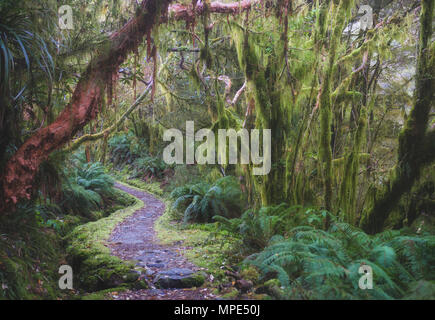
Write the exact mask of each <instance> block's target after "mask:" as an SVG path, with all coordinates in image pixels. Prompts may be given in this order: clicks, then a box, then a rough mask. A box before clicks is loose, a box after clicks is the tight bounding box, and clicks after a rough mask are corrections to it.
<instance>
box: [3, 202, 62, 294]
mask: <svg viewBox="0 0 435 320" xmlns="http://www.w3.org/2000/svg"><path fill="white" fill-rule="evenodd" d="M38 210H40V208H37V207H35V206H33V205H31V204H30V203H26V204H24V203H21V204H20V205H19V206H18V208H17V210H16V211H15V212H14V215H13V216H12V217H2V218H1V219H0V300H3V299H56V298H60V297H62V293H61V292H60V290H59V288H58V285H57V283H58V282H57V281H58V279H59V278H58V266H59V265H60V264H61V260H62V259H63V257H62V250H61V239H60V237H59V236H58V235H57V234H56V233H54V232H53V230H50V229H49V228H47V226H46V225H41V222H43V220H42V217H41V215H42V213H40V212H39V211H38ZM42 224H43V223H42Z"/></svg>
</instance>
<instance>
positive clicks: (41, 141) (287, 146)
mask: <svg viewBox="0 0 435 320" xmlns="http://www.w3.org/2000/svg"><path fill="white" fill-rule="evenodd" d="M64 4H66V5H69V6H70V7H71V8H72V12H73V26H74V28H73V29H62V28H59V23H58V7H57V3H56V2H55V1H38V3H35V1H25V0H21V1H11V0H3V1H1V2H0V177H1V190H0V299H23V298H24V299H34V298H50V299H56V298H59V297H60V298H65V299H67V298H72V297H74V296H81V295H82V294H84V293H85V292H93V291H97V290H101V289H107V288H112V287H115V286H118V285H119V284H120V283H122V281H123V279H124V280H125V278H126V277H127V278H128V275H129V272H130V270H131V266H130V265H126V264H123V262H122V261H120V260H119V259H117V258H116V259H115V258H114V257H112V256H110V252H109V250H108V249H107V248H106V247H104V245H102V242H104V241H105V240H107V237H108V235H109V234H110V232H111V230H112V229H113V228H114V226H115V225H116V224H117V223H119V222H120V221H122V219H124V218H125V217H127V216H128V215H130V214H132V212H133V211H134V210H133V208H137V207H138V206H139V202H138V200H137V199H133V198H132V197H130V196H128V195H126V194H124V193H122V192H121V191H119V190H118V189H116V188H114V183H115V180H119V181H123V182H125V183H128V184H130V185H133V186H135V187H137V188H140V189H145V190H147V191H149V192H152V193H154V194H156V195H158V196H159V197H160V198H161V199H164V200H165V201H166V204H167V212H166V213H165V217H164V218H163V219H169V220H170V221H166V220H163V222H162V221H160V222H159V223H160V227H159V232H160V233H162V232H163V233H165V232H168V235H169V233H170V232H175V231H174V230H175V229H171V228H176V230H177V231H176V232H180V233H183V232H184V233H185V234H186V237H193V236H192V234H194V232H197V233H198V234H202V233H201V232H206V233H207V234H209V235H210V237H208V238H207V239H206V240H204V241H203V240H201V241H202V242H199V241H198V242H197V243H196V242H195V241H194V240H192V239H191V241H192V243H195V245H193V247H196V248H194V249H192V250H194V251H193V252H200V254H204V255H205V253H204V252H206V251H207V250H214V251H213V252H214V253H215V255H214V256H213V258H210V259H208V260H210V261H207V264H206V266H208V267H210V272H215V277H216V279H217V281H216V282H215V283H209V284H208V285H209V286H214V287H215V289H216V291H217V292H218V293H221V294H224V293H227V294H228V290H229V289H228V286H225V284H226V283H231V279H232V278H231V277H233V278H235V279H239V280H240V279H242V280H246V281H247V283H248V285H247V286H246V285H245V286H244V287H243V288H238V289H239V291H236V293H235V294H233V296H231V295H228V297H230V296H231V297H233V298H234V297H238V296H239V294H244V293H246V292H251V293H252V292H254V293H255V294H257V295H256V296H255V297H259V298H274V299H402V298H405V299H406V298H412V299H434V298H435V270H434V268H435V234H434V231H435V229H434V225H435V220H434V219H435V217H434V213H435V170H434V169H435V107H434V101H435V99H434V98H435V97H434V93H435V81H434V74H435V42H434V41H433V39H434V36H433V32H432V31H433V20H434V7H435V1H434V0H421V1H419V0H415V1H412V0H400V1H380V0H374V1H363V0H361V1H359V0H317V1H305V0H258V1H255V0H245V1H240V2H239V1H230V0H228V1H223V2H213V0H203V1H193V2H192V1H187V0H179V1H169V0H164V1H157V0H144V1H142V2H141V3H139V2H138V1H118V0H109V1H102V0H92V1H84V0H66V1H64ZM363 5H370V7H371V8H372V9H373V16H372V18H373V25H371V26H369V27H368V28H363V26H362V22H361V21H362V15H363V14H361V13H358V12H359V11H358V8H360V7H361V6H363ZM186 121H194V123H195V129H196V130H199V129H203V128H208V129H211V130H212V132H213V133H214V134H215V135H216V136H217V134H218V132H219V130H220V129H234V130H236V131H238V130H241V129H247V130H249V132H251V130H254V129H258V130H263V129H271V141H272V144H271V150H270V156H271V163H272V165H271V170H270V172H269V173H268V174H266V175H256V174H254V172H255V171H254V170H255V169H256V167H257V166H256V165H254V164H252V163H250V164H240V163H239V162H238V163H237V164H234V163H231V164H219V163H214V162H213V163H212V164H211V163H210V164H199V163H196V162H194V163H193V164H191V163H186V161H185V160H186V159H183V161H184V163H185V164H167V163H165V161H164V159H163V153H164V148H165V147H166V146H167V145H168V142H165V141H164V132H165V130H167V129H171V128H175V129H179V130H180V131H181V132H182V133H183V134H187V132H186V131H187V130H186ZM183 139H184V140H183V141H184V142H185V143H186V144H187V138H186V137H184V138H183ZM241 140H242V139H239V140H238V141H241ZM260 140H261V139H260ZM199 145H200V143H199V142H198V141H196V142H195V143H194V146H195V147H198V146H199ZM225 145H226V148H228V149H229V148H230V147H229V141H227V140H225ZM216 149H217V148H216ZM241 149H242V147H238V151H239V152H241V151H242V150H241ZM261 152H262V153H263V155H264V153H265V152H266V148H265V147H263V148H261ZM207 153H208V151H207ZM207 155H208V154H207ZM124 208H126V211H125V212H124V211H123V210H121V209H124ZM174 226H176V227H174ZM165 228H166V229H165ZM170 230H172V231H170ZM186 241H189V240H186ZM218 244H219V245H221V248H223V249H221V250H219V249H217V247H213V246H214V245H216V246H217V245H218ZM207 246H209V247H207ZM199 247H202V249H200V248H199ZM195 250H199V251H195ZM201 250H203V251H201ZM207 252H208V251H207ZM95 257H97V258H95ZM197 260H198V259H197ZM197 260H195V262H196V263H197ZM203 260H207V258H203ZM224 262H225V263H226V264H227V265H226V268H228V270H227V271H226V272H224V271H223V269H222V268H223V267H222V268H221V266H222V265H223V264H224ZM68 263H69V264H72V265H73V266H74V268H75V270H78V272H79V278H78V279H79V281H78V282H77V284H78V286H79V287H78V288H77V291H75V292H73V293H67V292H65V291H61V290H59V288H58V286H57V280H58V273H57V271H58V267H59V266H60V265H62V264H68ZM361 266H370V267H371V268H372V270H373V275H374V280H373V282H374V287H373V289H372V290H361V289H360V288H359V286H358V283H359V282H358V281H359V279H360V277H361V274H360V272H359V270H360V267H361ZM21 274H22V275H24V276H23V277H21V276H19V275H21ZM130 275H131V274H130ZM130 280H131V279H130ZM130 280H129V281H127V282H129V284H128V286H129V287H134V288H140V287H146V284H144V283H134V284H133V285H131V283H130V282H134V281H135V279H133V280H132V281H130ZM246 281H245V282H244V283H245V284H246ZM74 293H77V294H76V295H75V294H74Z"/></svg>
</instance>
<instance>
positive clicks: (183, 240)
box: [155, 200, 241, 283]
mask: <svg viewBox="0 0 435 320" xmlns="http://www.w3.org/2000/svg"><path fill="white" fill-rule="evenodd" d="M165 205H166V210H165V212H164V214H163V215H162V216H161V217H160V218H159V219H158V220H157V222H156V225H155V230H156V232H157V237H158V238H159V240H160V241H161V243H163V244H168V245H171V244H176V243H177V244H182V245H183V246H184V247H186V248H188V250H186V251H185V252H184V255H185V257H186V258H187V259H188V260H190V261H191V262H192V263H194V264H195V265H197V266H198V267H201V268H204V269H206V271H207V272H208V273H209V274H212V275H213V277H214V278H215V279H216V283H218V282H219V281H222V280H224V278H225V275H224V273H225V267H226V266H228V265H233V264H234V263H237V262H239V260H240V258H241V257H237V256H235V255H234V245H235V241H236V240H235V239H234V238H232V237H231V236H230V235H229V234H227V233H225V232H222V231H219V230H218V229H217V224H216V223H208V224H187V225H186V224H182V223H181V222H179V221H177V220H176V217H177V214H176V213H175V212H174V211H173V209H172V203H171V202H170V201H169V200H165Z"/></svg>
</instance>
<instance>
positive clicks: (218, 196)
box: [170, 176, 243, 223]
mask: <svg viewBox="0 0 435 320" xmlns="http://www.w3.org/2000/svg"><path fill="white" fill-rule="evenodd" d="M170 198H171V199H172V200H175V201H174V204H173V208H174V209H175V210H181V211H183V212H184V222H185V223H187V222H211V221H213V217H214V216H224V217H227V218H235V217H238V216H239V215H240V212H241V209H242V205H243V200H242V193H241V191H240V187H239V185H238V183H237V180H236V179H235V178H234V177H232V176H227V177H224V178H221V179H219V180H217V181H216V182H215V183H214V184H213V185H209V184H207V183H198V184H194V185H192V186H185V187H179V188H176V189H174V190H173V191H172V192H171V195H170Z"/></svg>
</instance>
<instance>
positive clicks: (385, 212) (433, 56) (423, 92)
mask: <svg viewBox="0 0 435 320" xmlns="http://www.w3.org/2000/svg"><path fill="white" fill-rule="evenodd" d="M433 11H434V0H423V1H422V10H421V16H420V24H421V26H420V40H419V48H418V61H417V71H416V89H415V93H414V100H415V102H414V106H413V108H412V110H411V113H410V115H409V116H408V118H407V120H406V123H405V126H404V128H403V130H402V132H401V133H400V136H399V150H398V163H397V166H396V168H395V170H394V172H393V174H392V176H391V177H390V180H389V181H388V182H387V183H386V185H385V187H384V188H383V189H382V190H380V191H379V192H377V194H376V199H375V200H374V205H373V207H372V208H371V209H370V210H369V211H368V212H367V213H366V215H365V216H364V217H363V219H362V220H361V223H360V226H361V227H362V228H363V229H364V231H366V232H367V233H372V234H373V233H377V232H380V231H382V230H383V228H384V224H385V221H386V220H387V218H388V216H389V214H390V212H391V211H392V209H393V208H394V207H395V206H396V205H397V203H398V202H399V200H400V198H401V197H402V195H403V194H404V193H406V192H408V191H409V190H410V189H411V188H412V186H413V185H414V183H415V182H416V180H417V179H418V178H419V177H420V174H421V170H422V168H423V167H424V166H425V165H427V164H428V162H431V161H434V157H433V156H432V157H431V156H430V155H431V154H433V153H434V150H433V149H431V146H432V148H433V145H434V144H435V143H432V141H431V140H432V139H433V136H434V134H433V132H430V133H427V129H428V121H429V113H430V110H431V108H432V107H433V105H434V98H435V97H434V93H435V81H434V74H435V43H432V44H431V43H430V42H431V38H432V19H433Z"/></svg>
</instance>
